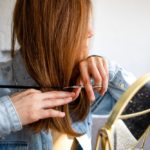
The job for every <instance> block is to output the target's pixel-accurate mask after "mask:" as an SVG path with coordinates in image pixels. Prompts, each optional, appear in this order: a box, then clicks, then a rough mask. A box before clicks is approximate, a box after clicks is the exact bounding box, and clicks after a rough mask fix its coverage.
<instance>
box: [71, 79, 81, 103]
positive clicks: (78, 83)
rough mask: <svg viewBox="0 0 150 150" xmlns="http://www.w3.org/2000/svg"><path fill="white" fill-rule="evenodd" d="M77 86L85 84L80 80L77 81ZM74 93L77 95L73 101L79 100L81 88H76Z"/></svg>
mask: <svg viewBox="0 0 150 150" xmlns="http://www.w3.org/2000/svg"><path fill="white" fill-rule="evenodd" d="M76 85H83V82H82V80H81V79H80V78H79V79H78V80H77V83H76ZM73 92H74V93H75V96H74V97H73V100H75V99H77V98H78V96H79V94H80V92H81V88H75V89H73Z"/></svg>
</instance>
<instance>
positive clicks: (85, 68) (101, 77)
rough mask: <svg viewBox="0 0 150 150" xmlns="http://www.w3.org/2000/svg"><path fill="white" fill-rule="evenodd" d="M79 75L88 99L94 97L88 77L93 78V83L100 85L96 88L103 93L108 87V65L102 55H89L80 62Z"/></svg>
mask: <svg viewBox="0 0 150 150" xmlns="http://www.w3.org/2000/svg"><path fill="white" fill-rule="evenodd" d="M79 66H80V75H81V78H82V81H83V84H84V86H85V90H86V92H87V95H88V97H89V99H90V100H93V99H95V96H94V92H93V88H92V86H91V82H90V78H92V79H93V80H94V85H101V86H102V88H101V89H99V88H97V90H98V91H99V92H100V93H101V95H104V93H105V92H106V90H107V88H108V65H107V61H106V60H105V59H104V58H103V57H98V56H91V57H88V58H87V59H85V60H83V61H81V62H80V65H79Z"/></svg>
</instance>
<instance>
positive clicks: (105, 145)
mask: <svg viewBox="0 0 150 150" xmlns="http://www.w3.org/2000/svg"><path fill="white" fill-rule="evenodd" d="M149 130H150V74H147V75H144V76H143V77H141V78H139V79H138V80H137V81H136V82H135V83H134V84H133V85H132V86H131V87H129V89H128V90H127V91H126V92H125V93H124V94H123V95H122V97H121V98H120V100H119V101H118V102H117V104H116V105H115V107H114V109H113V111H112V113H111V115H110V117H109V118H108V120H107V122H106V124H105V125H104V127H103V128H101V129H100V130H99V133H98V136H97V143H96V147H95V148H96V150H100V149H99V147H100V145H101V149H102V150H125V149H130V150H131V149H135V148H136V147H137V145H138V143H139V142H140V143H141V141H142V144H141V145H140V146H141V149H144V144H145V142H146V138H147V136H148V134H149Z"/></svg>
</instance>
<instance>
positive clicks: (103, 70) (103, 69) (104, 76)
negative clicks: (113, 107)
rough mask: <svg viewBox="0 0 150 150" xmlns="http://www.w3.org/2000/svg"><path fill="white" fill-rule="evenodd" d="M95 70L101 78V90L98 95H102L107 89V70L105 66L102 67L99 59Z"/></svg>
mask: <svg viewBox="0 0 150 150" xmlns="http://www.w3.org/2000/svg"><path fill="white" fill-rule="evenodd" d="M97 68H98V70H99V73H100V76H101V78H102V82H101V84H102V88H101V90H100V93H101V94H102V95H104V93H105V92H106V91H107V88H108V69H107V66H106V64H105V66H104V62H103V61H102V60H101V59H98V61H97Z"/></svg>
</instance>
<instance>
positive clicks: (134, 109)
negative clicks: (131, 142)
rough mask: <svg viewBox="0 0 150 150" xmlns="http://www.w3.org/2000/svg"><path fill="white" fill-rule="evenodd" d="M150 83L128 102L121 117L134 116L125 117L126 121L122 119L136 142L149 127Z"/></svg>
mask: <svg viewBox="0 0 150 150" xmlns="http://www.w3.org/2000/svg"><path fill="white" fill-rule="evenodd" d="M149 109H150V82H148V83H147V84H145V85H144V86H143V87H142V88H141V89H140V90H139V91H138V92H137V93H136V95H135V96H134V97H133V98H132V99H131V100H130V102H129V103H128V105H127V106H126V108H125V110H124V112H123V115H127V114H133V113H136V114H137V116H136V114H135V117H134V115H133V117H132V116H131V118H130V116H127V118H128V119H124V120H123V121H124V123H125V124H126V126H127V127H128V129H129V130H130V131H131V133H132V134H133V136H134V137H135V138H136V139H137V140H138V139H139V138H140V137H141V136H142V134H143V133H144V131H145V130H146V129H147V128H148V126H149V125H150V112H149V111H148V110H149ZM140 112H143V113H144V112H145V113H144V114H141V115H140V114H139V115H138V113H140Z"/></svg>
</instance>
